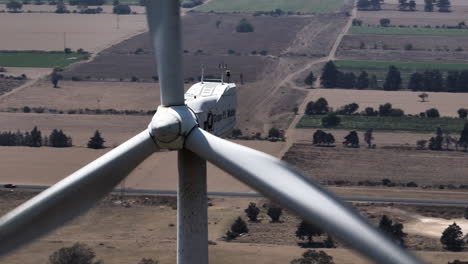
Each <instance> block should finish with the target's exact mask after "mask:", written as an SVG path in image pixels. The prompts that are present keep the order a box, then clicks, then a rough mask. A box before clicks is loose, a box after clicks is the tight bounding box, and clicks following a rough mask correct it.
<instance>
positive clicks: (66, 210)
mask: <svg viewBox="0 0 468 264" xmlns="http://www.w3.org/2000/svg"><path fill="white" fill-rule="evenodd" d="M155 151H157V147H156V144H155V143H154V141H153V139H152V138H151V136H150V134H149V132H148V131H147V130H145V131H143V132H141V133H140V134H138V135H136V136H135V137H133V138H131V139H130V140H128V141H126V142H125V143H123V144H122V145H120V146H118V147H117V148H115V149H113V150H111V151H109V152H107V153H106V154H104V155H103V156H101V157H100V158H98V159H97V160H95V161H93V162H91V163H89V164H88V165H86V166H85V167H83V168H81V169H80V170H78V171H76V172H75V173H73V174H71V175H70V176H68V177H66V178H65V179H63V180H61V181H60V182H58V183H57V184H55V185H53V186H51V187H50V188H48V189H47V190H45V191H43V192H42V193H40V194H38V195H37V196H35V197H33V198H32V199H30V200H29V201H26V202H25V203H23V204H22V205H20V206H18V207H17V208H15V209H14V210H12V211H11V212H9V213H7V214H6V215H4V216H2V217H1V218H0V245H1V246H0V256H1V255H4V254H6V253H8V252H10V251H12V250H14V249H16V248H18V247H20V246H21V245H23V244H26V243H28V242H30V241H31V240H32V239H35V238H37V237H39V236H41V235H44V234H46V233H48V232H49V231H52V230H53V229H55V228H57V227H59V226H61V225H62V224H64V223H65V222H67V221H68V220H71V219H72V218H74V217H76V216H79V215H80V214H82V213H84V212H85V211H86V210H88V209H89V208H91V207H92V206H93V205H94V204H95V203H96V202H98V201H99V200H100V199H102V198H103V197H104V196H105V195H106V194H108V193H109V192H111V191H112V189H113V188H114V187H115V186H116V185H117V184H118V183H119V182H120V181H121V180H122V179H123V178H125V176H127V175H128V174H129V173H130V172H131V171H132V170H133V169H134V168H135V167H136V166H138V164H140V163H141V162H142V161H143V160H145V159H146V158H147V157H148V156H150V155H151V154H152V153H153V152H155ZM33 176H34V175H33Z"/></svg>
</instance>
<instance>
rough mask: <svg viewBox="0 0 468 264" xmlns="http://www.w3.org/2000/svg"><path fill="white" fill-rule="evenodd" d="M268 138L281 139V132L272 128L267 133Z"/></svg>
mask: <svg viewBox="0 0 468 264" xmlns="http://www.w3.org/2000/svg"><path fill="white" fill-rule="evenodd" d="M268 137H274V138H279V137H281V132H280V131H279V130H278V129H277V128H275V127H272V128H270V130H269V131H268Z"/></svg>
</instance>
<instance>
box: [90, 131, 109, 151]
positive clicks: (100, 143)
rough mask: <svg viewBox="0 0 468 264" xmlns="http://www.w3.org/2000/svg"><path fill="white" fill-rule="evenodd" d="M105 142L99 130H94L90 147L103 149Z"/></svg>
mask: <svg viewBox="0 0 468 264" xmlns="http://www.w3.org/2000/svg"><path fill="white" fill-rule="evenodd" d="M104 142H106V141H105V140H104V139H103V138H102V137H101V133H100V132H99V130H96V132H94V136H92V137H91V138H90V139H89V141H88V148H90V149H102V148H105V147H104Z"/></svg>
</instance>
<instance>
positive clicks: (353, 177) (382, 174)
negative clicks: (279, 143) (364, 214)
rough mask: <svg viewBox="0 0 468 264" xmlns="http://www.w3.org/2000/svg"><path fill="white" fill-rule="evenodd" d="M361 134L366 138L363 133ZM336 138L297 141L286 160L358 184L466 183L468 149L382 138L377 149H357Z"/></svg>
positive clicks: (322, 175)
mask: <svg viewBox="0 0 468 264" xmlns="http://www.w3.org/2000/svg"><path fill="white" fill-rule="evenodd" d="M329 132H331V133H332V134H334V131H329ZM359 136H360V137H361V138H362V133H359ZM422 139H428V137H426V138H422ZM336 140H337V145H338V146H337V147H332V148H330V147H315V146H313V145H312V144H311V143H300V144H295V145H293V147H292V148H291V149H289V151H288V152H287V153H286V154H285V156H284V157H283V160H285V161H286V162H288V163H290V164H292V165H294V166H295V167H297V168H299V169H300V170H301V171H303V172H304V173H305V174H306V175H309V176H310V177H313V178H314V179H317V180H319V181H322V182H327V181H338V180H342V181H349V182H352V183H354V184H357V183H358V182H359V181H366V180H367V181H376V182H381V181H382V180H383V179H390V180H391V181H392V182H395V183H408V182H411V181H412V182H415V183H416V184H418V185H420V186H423V185H426V186H432V185H438V184H453V185H456V186H458V185H460V184H466V182H465V181H464V180H463V179H464V177H465V176H464V175H466V174H467V172H468V163H464V162H462V160H465V159H466V158H467V157H468V153H466V152H455V151H429V150H416V149H415V147H413V148H412V149H409V148H403V147H402V148H398V147H396V148H385V147H384V146H382V145H379V142H378V141H375V144H377V149H368V148H366V147H364V146H362V147H361V148H358V149H355V148H345V147H342V146H339V145H341V144H340V142H342V141H344V139H342V138H337V139H336ZM413 144H414V143H413ZM383 161H385V162H383ZM351 167H352V169H351ZM362 195H365V193H362ZM434 198H435V197H434Z"/></svg>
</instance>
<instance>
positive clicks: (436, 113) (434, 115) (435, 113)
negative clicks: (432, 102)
mask: <svg viewBox="0 0 468 264" xmlns="http://www.w3.org/2000/svg"><path fill="white" fill-rule="evenodd" d="M426 116H427V117H429V118H439V117H440V114H439V110H437V108H431V109H428V110H426Z"/></svg>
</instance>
